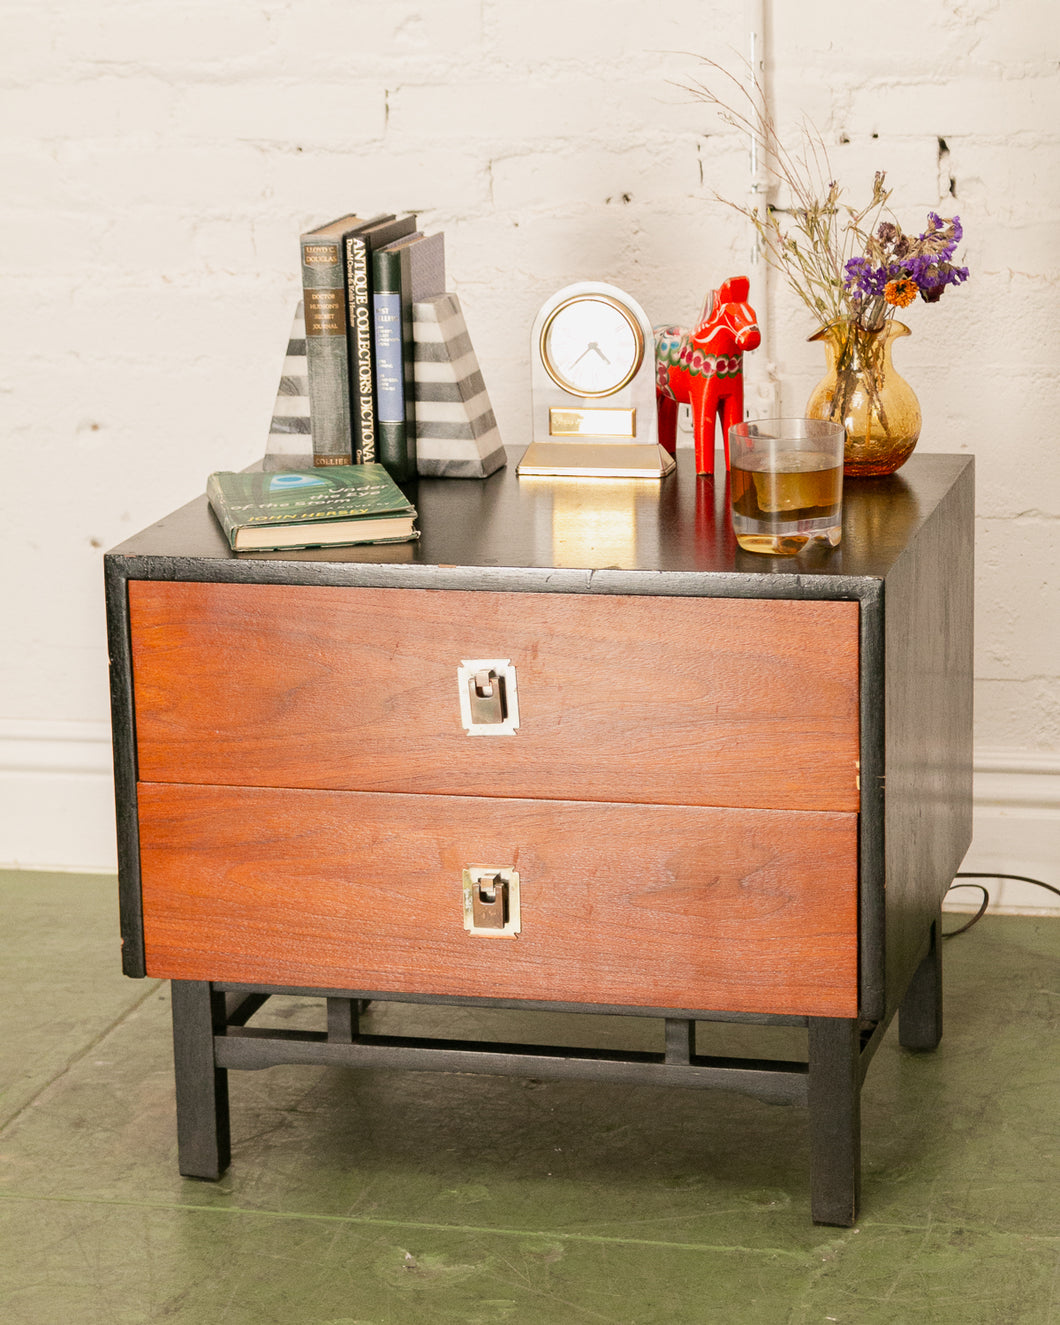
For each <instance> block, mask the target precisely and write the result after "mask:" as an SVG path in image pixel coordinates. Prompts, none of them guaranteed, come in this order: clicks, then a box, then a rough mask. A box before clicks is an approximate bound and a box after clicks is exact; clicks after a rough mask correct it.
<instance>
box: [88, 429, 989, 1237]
mask: <svg viewBox="0 0 1060 1325" xmlns="http://www.w3.org/2000/svg"><path fill="white" fill-rule="evenodd" d="M516 458H517V457H516V456H515V455H511V454H510V455H509V465H508V468H507V470H504V471H499V472H498V473H497V474H495V475H493V476H492V477H491V478H490V479H487V480H484V481H482V482H478V481H475V482H472V481H463V482H455V481H451V480H440V479H436V480H421V481H420V482H419V483H418V484H415V485H412V486H411V487H410V489H409V495H410V496H411V497H412V499H413V500H414V501H415V503H416V505H417V507H418V508H419V511H420V524H421V526H422V528H423V531H424V532H423V539H422V542H421V543H419V544H408V545H399V546H400V549H401V550H400V551H398V552H395V551H394V549H393V548H392V547H386V548H350V549H329V550H327V551H315V552H295V553H292V552H285V553H274V554H257V555H254V556H246V555H237V554H233V553H232V552H230V551H229V549H228V547H227V544H226V543H225V542H224V539H223V537H222V536H221V534H220V530H219V529H218V527H217V526H216V524H215V522H214V521H213V519H212V517H211V515H210V513H209V511H208V508H207V507H206V504H205V499H204V498H199V499H198V500H197V501H195V502H192V503H189V505H188V506H186V507H183V508H181V510H179V511H176V512H174V513H173V515H171V516H168V517H166V519H164V520H162V521H160V522H158V524H156V525H154V526H152V527H151V528H150V529H148V530H145V531H144V532H143V533H142V534H140V535H137V536H136V537H135V538H133V539H131V540H129V541H128V542H127V543H125V544H123V545H122V546H121V547H119V548H116V549H114V550H113V551H112V552H110V553H108V554H107V557H106V559H105V569H106V595H107V611H108V628H109V637H110V654H111V694H112V716H113V727H114V751H115V761H114V768H115V794H116V802H117V816H118V858H119V893H120V920H121V930H122V939H123V967H124V970H125V972H126V974H128V975H131V976H143V975H144V974H146V973H147V972H146V969H145V962H144V951H143V933H142V912H141V901H140V874H139V840H138V822H137V814H136V784H137V772H136V732H135V714H134V706H133V675H132V663H131V649H130V639H129V621H128V596H127V584H128V581H129V580H133V579H135V580H180V581H199V582H238V583H261V584H305V585H329V586H349V587H392V588H418V589H428V590H454V589H455V590H476V591H484V592H488V591H505V592H535V593H587V594H651V595H659V596H682V597H684V596H693V597H704V596H705V597H738V598H791V599H817V600H848V601H849V600H854V601H857V602H858V604H859V620H860V625H859V643H860V678H861V701H860V747H861V749H860V753H861V809H860V814H859V845H858V860H859V901H858V909H859V921H858V924H859V938H858V959H859V1017H858V1018H857V1019H847V1018H785V1017H760V1018H747V1017H743V1016H740V1015H737V1014H730V1013H726V1012H724V1010H722V1011H716V1010H715V1011H711V1010H689V1009H675V1010H673V1011H670V1012H663V1013H660V1010H659V1009H630V1008H615V1009H609V1008H598V1007H595V1006H586V1005H576V1006H573V1007H572V1006H570V1005H564V1004H539V1003H520V1004H517V1006H520V1007H527V1008H529V1007H546V1008H548V1007H551V1008H553V1009H555V1010H559V1011H583V1012H594V1011H603V1012H607V1011H613V1012H616V1013H618V1012H620V1013H623V1014H626V1015H628V1014H631V1013H634V1014H636V1013H641V1014H643V1015H651V1016H656V1017H658V1016H660V1015H661V1016H663V1017H664V1018H665V1020H666V1023H667V1025H666V1036H665V1039H666V1046H667V1048H666V1052H665V1053H664V1054H663V1055H661V1056H658V1055H624V1056H623V1055H618V1056H616V1055H611V1054H607V1053H597V1052H591V1051H572V1050H569V1049H562V1050H560V1049H554V1048H552V1047H548V1046H544V1047H539V1049H538V1050H537V1051H534V1050H531V1049H528V1048H527V1047H525V1046H511V1045H497V1046H492V1047H490V1048H489V1049H483V1048H482V1046H481V1045H477V1046H469V1045H465V1044H455V1043H453V1042H448V1041H437V1042H435V1041H431V1042H418V1041H401V1040H400V1039H399V1040H398V1041H393V1040H391V1039H388V1038H387V1037H373V1036H365V1035H362V1034H361V1033H360V1030H359V1027H358V1020H357V1015H356V1012H357V1007H358V1005H359V1004H360V1003H362V1002H363V1001H364V1000H366V999H394V998H396V997H402V996H400V995H395V994H394V993H393V992H392V991H386V990H382V991H371V990H368V991H349V990H327V991H319V990H286V989H280V988H276V987H248V986H233V985H228V984H224V983H209V982H198V981H193V982H186V981H174V982H173V995H174V998H173V1022H174V1047H175V1061H176V1074H177V1109H178V1136H179V1149H180V1168H181V1172H182V1173H185V1174H187V1175H188V1176H192V1177H200V1178H216V1177H217V1176H219V1174H220V1173H221V1172H222V1171H223V1170H224V1168H225V1167H226V1165H227V1164H228V1162H229V1157H230V1156H229V1140H228V1097H227V1075H226V1074H227V1072H228V1071H229V1070H230V1069H234V1068H248V1069H256V1068H262V1067H266V1066H271V1065H273V1064H275V1063H281V1062H314V1063H343V1064H346V1065H350V1066H369V1065H371V1066H394V1067H402V1068H406V1069H409V1068H411V1069H424V1070H427V1069H437V1070H459V1071H464V1072H466V1071H480V1072H495V1073H496V1072H499V1073H506V1074H512V1075H532V1076H535V1077H550V1076H572V1075H578V1076H589V1077H593V1078H594V1079H598V1080H610V1081H615V1082H635V1081H641V1082H643V1081H653V1082H656V1083H664V1084H674V1085H677V1084H681V1085H691V1086H698V1087H709V1088H717V1089H730V1090H738V1091H742V1092H743V1093H747V1094H751V1095H755V1096H756V1097H757V1098H760V1099H765V1100H770V1101H773V1102H786V1103H792V1102H797V1103H805V1104H806V1105H807V1106H808V1111H809V1119H810V1136H811V1163H812V1179H811V1191H812V1212H813V1217H814V1219H815V1220H816V1221H817V1222H821V1223H830V1224H841V1225H847V1224H850V1223H852V1222H853V1220H854V1218H855V1217H856V1212H857V1204H858V1187H859V1182H860V1177H859V1175H860V1158H859V1156H860V1120H859V1098H860V1088H861V1083H862V1081H863V1079H864V1075H865V1071H866V1070H867V1067H868V1064H869V1062H870V1061H871V1058H872V1054H873V1053H874V1052H875V1049H876V1047H877V1045H878V1044H879V1042H880V1039H881V1038H882V1035H883V1033H884V1032H885V1031H886V1028H887V1026H888V1025H889V1023H890V1021H891V1019H892V1018H893V1016H894V1015H895V1014H896V1013H898V1012H899V1011H900V1022H899V1039H900V1042H901V1044H902V1045H903V1046H905V1047H906V1048H909V1049H914V1050H925V1049H932V1048H934V1047H935V1045H936V1044H937V1043H938V1040H939V1037H940V1035H941V1028H942V1021H941V1006H942V990H941V960H940V949H939V942H938V933H939V923H938V922H939V909H940V905H941V901H942V898H943V896H944V895H945V892H946V890H947V889H948V887H949V885H950V883H951V882H952V879H953V876H954V874H955V873H956V871H957V870H958V868H959V866H960V863H961V860H962V859H963V856H964V853H965V851H966V850H967V847H968V844H969V842H970V839H971V648H972V550H973V549H972V545H973V517H974V486H973V485H974V463H973V461H972V459H971V457H969V456H953V455H916V456H914V457H913V458H912V460H911V461H910V462H909V463H908V465H907V466H906V468H905V469H904V470H903V471H902V473H900V474H898V475H894V476H891V477H890V478H886V479H879V480H863V481H861V482H860V483H855V484H848V485H847V488H846V490H845V493H844V534H843V543H842V545H841V548H840V549H839V550H838V551H837V552H835V553H831V554H828V553H824V554H821V555H820V556H817V557H814V556H810V557H800V558H770V557H757V556H755V555H754V554H751V553H743V552H742V551H740V550H739V549H738V548H736V547H735V545H734V543H733V542H732V540H731V538H729V537H727V536H726V534H725V528H726V525H725V521H726V519H727V516H726V514H725V502H726V494H725V490H724V483H723V482H718V483H714V482H713V481H712V480H707V479H697V478H696V477H695V475H694V474H692V473H691V472H690V460H689V457H688V456H687V455H682V456H680V457H679V460H680V467H679V474H678V475H677V476H671V477H670V478H668V479H667V480H664V481H663V485H662V487H661V490H660V488H659V487H657V486H655V485H653V484H651V483H648V484H645V485H644V486H643V487H640V488H638V489H637V492H638V496H637V502H638V508H641V507H642V508H643V510H644V511H645V512H646V518H648V519H651V520H652V521H654V527H655V531H656V534H657V539H656V550H655V551H653V554H652V556H651V557H646V558H644V559H643V560H641V561H639V562H638V563H637V564H630V565H628V566H625V567H619V568H615V567H607V568H601V569H564V568H557V567H556V566H554V565H552V564H551V561H550V559H549V558H548V557H547V556H542V555H541V554H540V553H539V551H538V550H537V548H536V547H535V546H534V542H533V536H532V531H533V529H534V527H535V524H536V522H538V521H539V520H540V515H541V509H542V508H541V506H540V503H541V502H543V501H547V500H548V496H547V494H548V491H549V489H548V487H547V484H546V486H544V487H542V486H540V481H536V482H537V486H528V485H527V484H526V483H525V481H523V482H522V483H521V482H520V481H519V480H518V479H517V478H516V476H515V473H514V468H515V459H516ZM561 482H562V480H561ZM505 554H507V555H505ZM275 993H300V994H308V995H311V996H320V997H322V998H325V999H326V1000H327V1007H328V1030H327V1032H325V1033H320V1034H313V1033H304V1034H301V1033H287V1032H285V1033H279V1032H275V1031H267V1030H265V1031H263V1030H261V1029H259V1028H255V1027H251V1026H248V1025H247V1024H246V1023H247V1021H248V1020H249V1019H250V1017H251V1016H252V1015H253V1013H254V1011H256V1010H257V1008H258V1007H260V1006H261V1005H262V1002H263V1001H264V1000H265V999H267V998H268V997H269V996H270V995H271V994H275ZM408 1001H417V1002H431V1001H442V1002H444V1001H452V1002H460V1003H465V1004H466V1003H468V1002H469V1001H472V1000H466V999H461V1000H445V999H429V998H426V997H419V998H410V999H408ZM486 1002H487V1003H489V1002H490V1001H488V1000H486ZM490 1005H491V1006H496V1005H497V1004H496V1003H490ZM513 1006H516V1005H514V1004H513ZM696 1020H727V1021H743V1020H752V1021H753V1020H757V1021H761V1022H763V1023H765V1024H769V1023H772V1024H798V1025H805V1026H806V1027H807V1028H808V1045H809V1049H808V1061H807V1062H806V1063H784V1062H781V1063H777V1062H773V1061H772V1060H763V1061H758V1060H751V1061H749V1062H734V1061H730V1060H716V1059H709V1058H706V1057H703V1056H700V1055H698V1054H696V1052H695V1036H694V1022H695V1021H696Z"/></svg>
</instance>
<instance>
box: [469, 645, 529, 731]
mask: <svg viewBox="0 0 1060 1325" xmlns="http://www.w3.org/2000/svg"><path fill="white" fill-rule="evenodd" d="M457 681H458V685H459V692H460V720H461V722H462V723H463V724H464V729H465V731H466V732H467V734H468V735H469V736H514V735H515V732H516V728H517V727H518V726H519V701H518V697H517V695H516V689H515V668H514V667H513V666H512V663H511V660H510V659H509V658H464V659H463V660H462V661H461V663H460V666H459V667H458V668H457Z"/></svg>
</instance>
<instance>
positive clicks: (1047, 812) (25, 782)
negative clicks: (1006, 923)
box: [0, 718, 1060, 915]
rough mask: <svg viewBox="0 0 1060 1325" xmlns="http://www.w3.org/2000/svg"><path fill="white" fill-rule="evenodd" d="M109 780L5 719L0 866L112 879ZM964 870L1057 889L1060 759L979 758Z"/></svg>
mask: <svg viewBox="0 0 1060 1325" xmlns="http://www.w3.org/2000/svg"><path fill="white" fill-rule="evenodd" d="M111 777H112V774H111V757H110V728H109V726H108V725H107V724H106V723H94V722H37V721H33V720H23V719H16V718H9V719H0V868H6V869H37V870H48V869H51V870H77V871H83V872H85V873H113V871H114V870H116V869H117V854H116V848H115V837H114V791H113V785H112V781H111ZM962 869H963V870H971V871H978V872H981V873H990V872H996V873H999V874H1023V875H1027V876H1029V877H1030V878H1035V879H1041V880H1042V881H1043V882H1045V883H1049V884H1052V885H1053V887H1054V888H1057V887H1060V755H1058V756H1053V755H1048V756H1044V755H1035V754H1028V753H1025V752H1023V751H1015V750H1013V751H1000V750H992V751H981V752H979V753H978V754H977V756H976V761H975V837H974V840H973V842H972V847H971V850H970V851H969V852H968V856H967V858H966V859H965V862H964V864H963V866H962ZM982 882H983V884H984V885H985V887H986V888H987V889H988V890H989V892H990V899H991V901H990V910H991V911H994V912H999V913H1008V914H1022V915H1026V914H1041V915H1060V897H1057V896H1056V894H1055V893H1050V892H1048V891H1046V889H1044V888H1036V887H1034V886H1033V885H1032V884H1026V883H1012V882H1002V881H994V880H991V879H984V880H983V881H982ZM979 902H980V895H979V893H978V892H976V891H975V890H974V889H971V888H959V889H955V890H954V891H953V892H952V893H951V894H950V897H949V899H948V900H947V903H946V909H947V910H954V911H973V910H975V909H976V908H977V907H978V905H979Z"/></svg>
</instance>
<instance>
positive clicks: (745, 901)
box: [138, 783, 858, 1017]
mask: <svg viewBox="0 0 1060 1325" xmlns="http://www.w3.org/2000/svg"><path fill="white" fill-rule="evenodd" d="M138 801H139V817H140V846H141V865H142V889H143V914H144V940H145V950H146V958H147V974H148V975H151V976H158V977H163V978H170V979H190V980H204V979H207V980H229V981H242V982H247V983H252V984H280V985H290V986H311V987H317V988H334V989H350V990H360V991H375V992H378V993H384V992H403V993H419V994H447V995H453V996H457V997H475V998H491V997H493V998H505V999H511V998H515V999H532V1000H542V999H543V1000H555V1001H560V1002H571V1003H596V1004H613V1005H623V1006H631V1007H659V1008H686V1009H702V1010H716V1011H731V1012H759V1013H789V1014H800V1015H812V1016H842V1017H850V1016H855V1015H857V1003H858V1000H857V970H858V968H857V816H856V815H854V814H845V813H827V812H821V813H818V812H809V811H781V810H742V809H716V808H703V807H698V806H674V805H617V804H610V803H597V802H584V801H579V802H569V801H531V800H515V799H511V800H508V799H487V798H479V797H450V796H404V795H392V794H379V793H366V792H338V791H307V790H297V791H291V790H277V789H274V788H239V787H237V788H232V787H204V786H190V785H184V784H169V783H142V784H140V787H139V791H138ZM474 866H486V867H491V868H498V869H505V868H512V869H515V870H517V871H518V873H519V876H520V891H521V922H522V923H521V930H520V933H519V934H518V935H517V936H516V937H511V938H507V937H506V938H496V937H489V938H486V937H483V936H481V935H478V934H472V933H468V932H467V930H466V929H465V928H464V918H463V887H462V877H463V871H464V869H465V868H468V867H474Z"/></svg>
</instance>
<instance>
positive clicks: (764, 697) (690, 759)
mask: <svg viewBox="0 0 1060 1325" xmlns="http://www.w3.org/2000/svg"><path fill="white" fill-rule="evenodd" d="M129 607H130V618H131V629H132V654H133V679H134V693H135V708H136V739H137V754H138V761H139V777H140V778H141V779H144V780H147V781H154V782H171V781H178V782H196V783H212V784H219V785H230V786H239V785H244V786H273V787H307V788H323V789H335V790H342V789H352V790H363V791H399V792H421V793H441V794H450V795H477V796H522V797H532V798H538V797H547V798H554V799H566V800H608V801H629V802H650V803H656V804H687V805H719V806H724V805H729V806H747V807H751V808H756V807H761V808H781V809H824V810H856V809H857V808H858V605H857V604H856V603H854V602H794V601H789V600H758V599H736V598H670V597H663V598H655V597H646V596H637V595H631V596H625V595H595V594H592V595H589V594H536V593H493V592H482V593H464V592H452V591H441V590H439V591H431V590H418V589H358V588H322V587H315V586H313V587H309V586H298V585H261V584H199V583H173V582H168V581H167V582H155V581H131V582H130V584H129ZM483 658H490V659H492V658H498V659H503V658H507V659H511V661H512V663H513V664H514V666H515V671H516V680H517V688H518V703H519V716H520V725H519V729H518V731H517V733H516V734H514V735H510V736H468V735H467V734H466V733H465V730H464V727H463V725H462V722H461V712H460V702H459V691H458V678H457V669H458V667H459V666H460V664H461V662H462V661H463V660H465V659H483Z"/></svg>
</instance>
